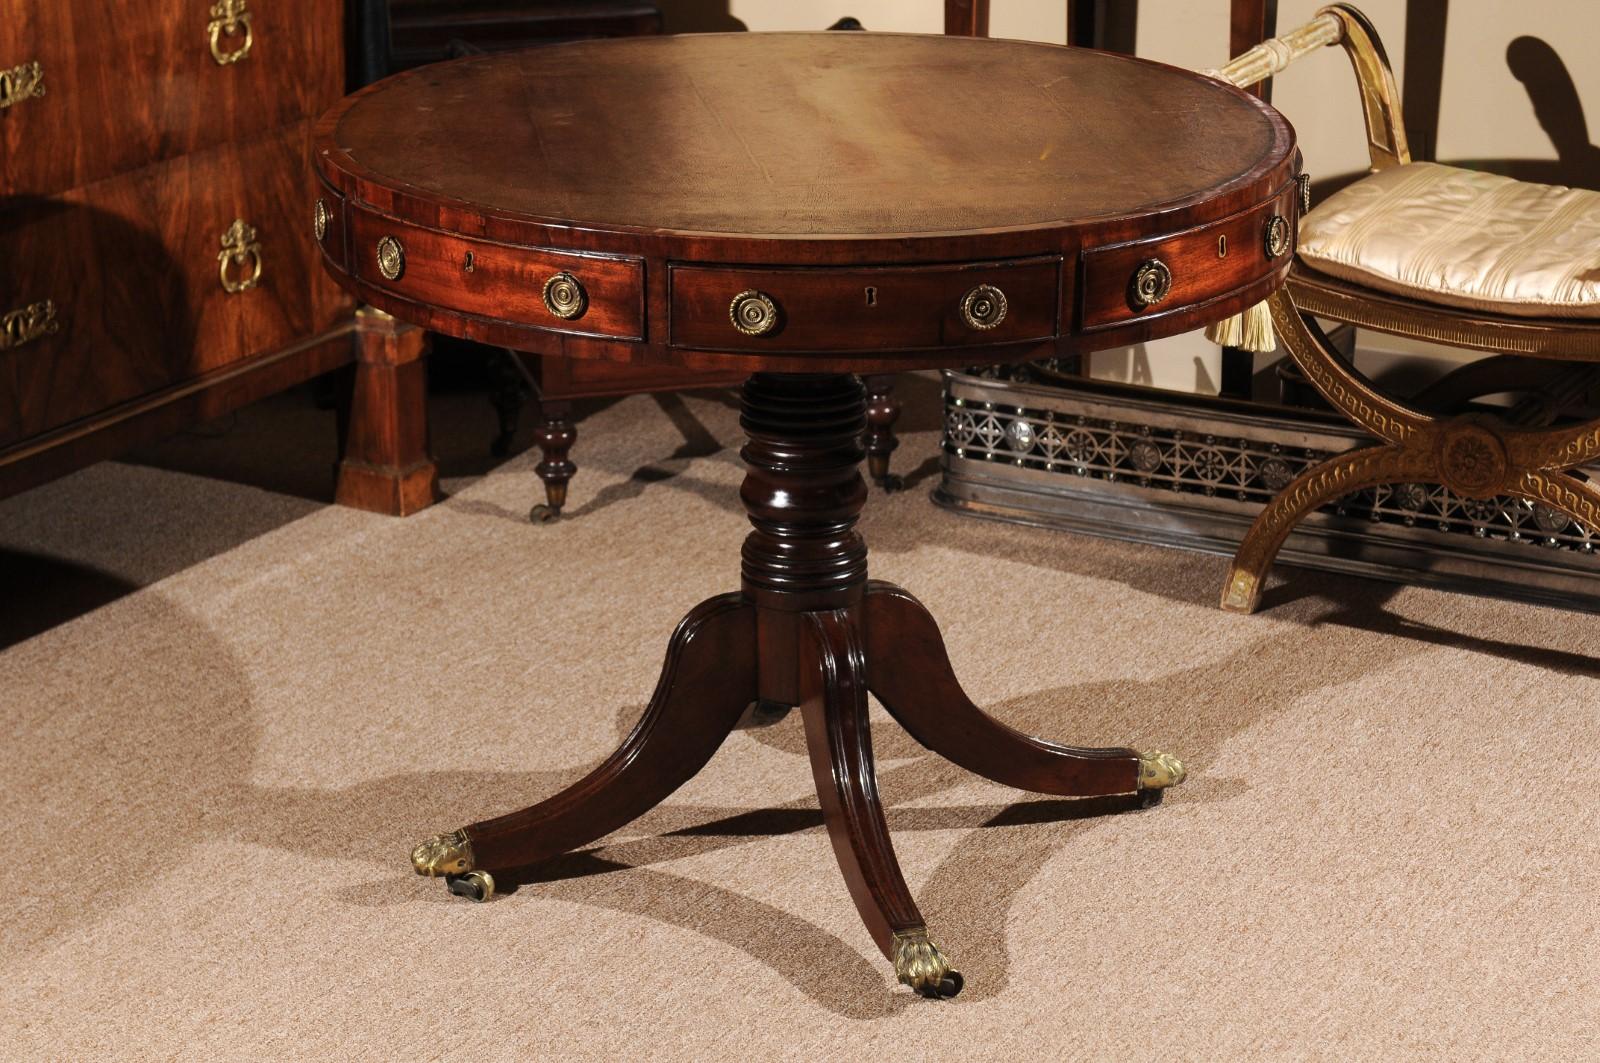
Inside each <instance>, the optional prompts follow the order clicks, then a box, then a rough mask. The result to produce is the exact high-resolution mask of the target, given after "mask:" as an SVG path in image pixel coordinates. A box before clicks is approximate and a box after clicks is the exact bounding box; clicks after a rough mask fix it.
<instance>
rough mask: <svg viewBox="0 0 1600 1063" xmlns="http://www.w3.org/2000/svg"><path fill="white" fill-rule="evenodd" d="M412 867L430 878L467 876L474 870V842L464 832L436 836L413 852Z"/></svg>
mask: <svg viewBox="0 0 1600 1063" xmlns="http://www.w3.org/2000/svg"><path fill="white" fill-rule="evenodd" d="M411 866H412V867H414V868H416V869H417V874H419V875H426V876H428V877H429V878H438V877H439V876H440V875H446V876H448V875H465V874H466V873H467V872H468V871H471V870H472V842H471V841H470V840H468V838H467V832H466V831H464V830H458V831H453V832H451V833H450V834H438V835H435V836H434V837H432V838H429V839H428V840H427V841H425V842H423V843H422V844H421V845H419V846H417V847H416V848H415V849H413V850H411Z"/></svg>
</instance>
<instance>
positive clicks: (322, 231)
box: [311, 196, 328, 244]
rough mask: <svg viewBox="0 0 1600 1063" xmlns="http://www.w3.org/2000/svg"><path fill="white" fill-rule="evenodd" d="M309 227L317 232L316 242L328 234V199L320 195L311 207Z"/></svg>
mask: <svg viewBox="0 0 1600 1063" xmlns="http://www.w3.org/2000/svg"><path fill="white" fill-rule="evenodd" d="M311 228H312V231H313V232H315V233H316V234H317V243H319V244H320V243H322V238H323V237H324V236H327V235H328V201H327V200H325V199H323V198H322V197H321V196H318V197H317V202H316V205H315V206H313V207H312V208H311Z"/></svg>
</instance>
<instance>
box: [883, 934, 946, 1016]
mask: <svg viewBox="0 0 1600 1063" xmlns="http://www.w3.org/2000/svg"><path fill="white" fill-rule="evenodd" d="M894 973H895V975H896V977H898V978H899V979H900V981H901V982H902V983H904V984H905V985H908V986H910V987H911V988H912V989H914V990H916V991H917V992H918V993H919V994H921V995H922V996H925V997H929V998H931V999H938V998H940V997H953V996H955V995H956V994H957V993H959V992H961V986H962V979H961V972H960V971H958V970H956V969H955V968H954V967H951V966H950V961H949V960H948V959H947V958H946V957H945V954H944V953H942V952H940V951H939V946H937V945H935V944H934V943H933V942H931V941H929V940H928V931H927V928H925V927H919V928H918V929H916V930H904V931H901V932H899V933H897V934H895V936H894Z"/></svg>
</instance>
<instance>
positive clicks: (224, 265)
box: [217, 218, 261, 295]
mask: <svg viewBox="0 0 1600 1063" xmlns="http://www.w3.org/2000/svg"><path fill="white" fill-rule="evenodd" d="M217 262H218V264H219V265H218V273H219V274H220V276H221V277H222V290H223V291H225V292H227V293H228V294H229V295H236V294H238V293H239V292H247V291H249V290H250V289H251V288H254V287H255V286H256V285H258V284H260V283H261V245H260V244H259V243H257V242H256V230H255V227H254V226H251V225H246V224H245V221H244V219H243V218H235V219H234V221H233V224H232V225H230V226H228V231H227V232H225V233H223V234H222V250H221V251H220V252H218V254H217ZM235 269H237V271H238V272H237V273H235V272H234V271H235Z"/></svg>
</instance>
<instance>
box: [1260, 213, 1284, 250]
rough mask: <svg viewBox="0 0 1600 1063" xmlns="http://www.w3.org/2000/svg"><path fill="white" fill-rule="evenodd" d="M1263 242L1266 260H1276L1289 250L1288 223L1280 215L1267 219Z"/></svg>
mask: <svg viewBox="0 0 1600 1063" xmlns="http://www.w3.org/2000/svg"><path fill="white" fill-rule="evenodd" d="M1265 241H1266V245H1267V257H1268V258H1277V257H1278V256H1279V255H1281V254H1283V253H1284V252H1285V251H1287V250H1289V222H1288V221H1287V220H1286V219H1285V218H1284V216H1283V215H1282V214H1274V215H1273V216H1272V217H1270V218H1268V219H1267V231H1266V234H1265Z"/></svg>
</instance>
